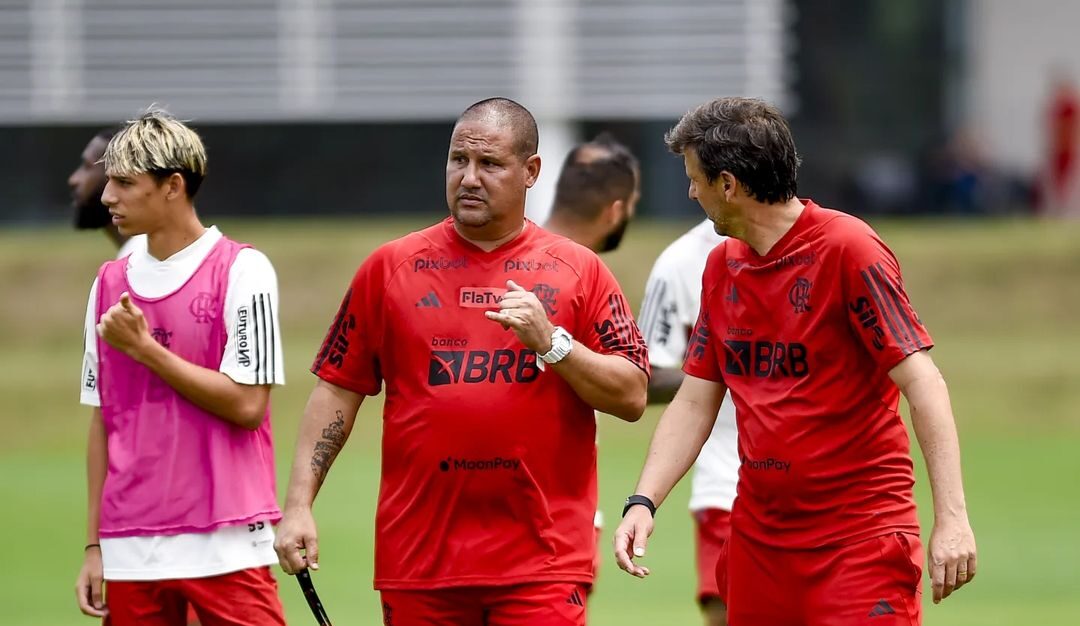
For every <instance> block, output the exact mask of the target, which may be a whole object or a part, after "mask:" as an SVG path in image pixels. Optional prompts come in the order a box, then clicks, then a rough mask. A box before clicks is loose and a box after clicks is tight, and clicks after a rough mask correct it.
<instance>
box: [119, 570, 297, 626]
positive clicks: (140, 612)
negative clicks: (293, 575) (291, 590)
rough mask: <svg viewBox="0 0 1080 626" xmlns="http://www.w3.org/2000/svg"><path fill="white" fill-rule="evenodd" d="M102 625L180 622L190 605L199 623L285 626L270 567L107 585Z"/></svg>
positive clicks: (181, 624) (167, 625)
mask: <svg viewBox="0 0 1080 626" xmlns="http://www.w3.org/2000/svg"><path fill="white" fill-rule="evenodd" d="M105 602H106V605H107V606H108V607H109V614H108V615H107V616H106V617H105V626H135V625H138V626H184V625H185V624H187V623H188V607H189V606H190V607H191V609H192V610H193V611H194V613H195V615H196V616H197V617H198V619H199V622H200V623H201V624H202V626H248V625H252V626H285V615H284V613H283V612H282V609H281V601H280V600H279V599H278V592H277V581H275V580H274V576H273V574H271V573H270V568H269V567H253V568H251V569H245V570H240V571H239V572H232V573H230V574H222V575H221V576H210V577H208V578H181V579H176V580H146V581H142V580H131V581H127V580H115V581H108V582H106V583H105Z"/></svg>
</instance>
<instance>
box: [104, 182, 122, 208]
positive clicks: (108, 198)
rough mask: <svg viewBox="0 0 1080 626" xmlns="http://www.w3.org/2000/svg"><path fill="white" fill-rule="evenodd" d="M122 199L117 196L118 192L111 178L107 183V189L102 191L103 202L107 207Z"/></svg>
mask: <svg viewBox="0 0 1080 626" xmlns="http://www.w3.org/2000/svg"><path fill="white" fill-rule="evenodd" d="M119 202H120V200H119V199H118V198H117V197H116V193H115V192H114V190H113V182H112V181H111V180H110V181H109V182H107V183H105V190H104V191H102V192H101V203H102V204H104V205H105V206H107V207H112V206H113V205H115V204H117V203H119Z"/></svg>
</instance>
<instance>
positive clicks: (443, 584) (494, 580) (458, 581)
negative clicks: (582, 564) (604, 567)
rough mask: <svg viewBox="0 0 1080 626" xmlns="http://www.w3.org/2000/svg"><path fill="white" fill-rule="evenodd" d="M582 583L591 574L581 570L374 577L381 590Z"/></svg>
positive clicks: (589, 580)
mask: <svg viewBox="0 0 1080 626" xmlns="http://www.w3.org/2000/svg"><path fill="white" fill-rule="evenodd" d="M547 582H558V583H582V584H587V585H591V584H592V583H593V577H592V575H591V574H584V573H581V572H548V573H544V574H523V575H521V576H455V577H452V578H435V579H430V580H410V579H385V578H376V579H375V589H378V590H380V591H382V590H417V589H419V590H427V589H446V588H452V587H512V586H515V585H526V584H531V583H547Z"/></svg>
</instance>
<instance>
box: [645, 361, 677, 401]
mask: <svg viewBox="0 0 1080 626" xmlns="http://www.w3.org/2000/svg"><path fill="white" fill-rule="evenodd" d="M685 377H686V375H685V374H683V371H682V370H681V369H679V368H677V367H657V366H656V365H653V368H652V376H651V377H650V378H649V389H648V403H649V404H666V403H668V402H671V401H672V399H673V398H674V397H675V394H676V393H677V392H678V391H679V386H680V385H682V382H683V378H685Z"/></svg>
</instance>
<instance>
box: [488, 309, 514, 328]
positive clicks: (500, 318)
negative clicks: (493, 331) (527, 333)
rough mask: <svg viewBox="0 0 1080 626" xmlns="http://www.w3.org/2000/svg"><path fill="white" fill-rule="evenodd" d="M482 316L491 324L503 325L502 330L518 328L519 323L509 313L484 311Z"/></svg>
mask: <svg viewBox="0 0 1080 626" xmlns="http://www.w3.org/2000/svg"><path fill="white" fill-rule="evenodd" d="M484 316H485V317H487V318H488V319H489V320H491V321H493V322H498V323H500V324H502V325H503V328H520V327H521V322H520V321H519V320H518V319H517V318H516V317H514V316H513V315H511V314H510V313H503V312H501V311H484Z"/></svg>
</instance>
